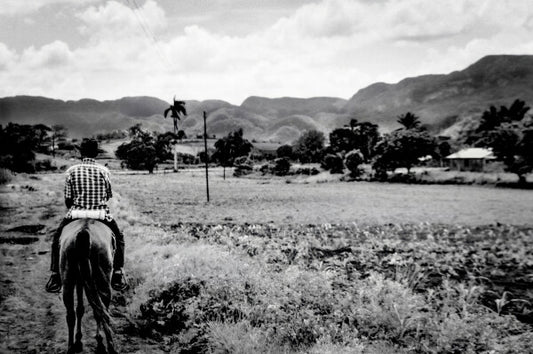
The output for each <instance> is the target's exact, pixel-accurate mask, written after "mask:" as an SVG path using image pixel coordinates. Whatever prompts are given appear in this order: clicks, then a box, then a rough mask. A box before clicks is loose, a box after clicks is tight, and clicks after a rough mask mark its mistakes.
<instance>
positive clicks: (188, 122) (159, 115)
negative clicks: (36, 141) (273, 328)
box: [0, 55, 533, 143]
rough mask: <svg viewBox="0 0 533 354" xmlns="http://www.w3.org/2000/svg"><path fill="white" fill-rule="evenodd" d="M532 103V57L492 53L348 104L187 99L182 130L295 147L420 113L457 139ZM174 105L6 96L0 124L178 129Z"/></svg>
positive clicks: (371, 89) (88, 130) (374, 89)
mask: <svg viewBox="0 0 533 354" xmlns="http://www.w3.org/2000/svg"><path fill="white" fill-rule="evenodd" d="M517 98H519V99H521V100H524V101H526V103H527V104H529V105H533V55H493V56H487V57H484V58H482V59H481V60H479V61H477V62H476V63H474V64H472V65H470V66H469V67H467V68H465V69H464V70H461V71H454V72H452V73H449V74H440V75H424V76H419V77H412V78H406V79H404V80H402V81H400V82H398V83H395V84H388V83H375V84H372V85H370V86H368V87H366V88H363V89H361V90H359V91H358V92H357V93H356V94H355V95H353V96H352V97H351V98H350V99H349V100H345V99H342V98H335V97H312V98H294V97H281V98H266V97H257V96H251V97H249V98H247V99H246V100H244V101H243V103H242V104H241V105H240V106H236V105H232V104H230V103H228V102H225V101H221V100H205V101H195V100H190V101H186V109H187V112H188V115H187V117H185V118H184V119H183V120H182V121H181V122H179V126H180V128H181V129H183V130H185V132H186V133H187V135H189V136H196V135H198V134H202V133H203V112H204V111H205V112H206V113H207V116H208V118H207V122H208V134H209V135H211V136H212V135H215V136H217V137H220V136H223V135H226V134H227V133H229V132H230V131H232V130H235V129H239V128H242V129H243V130H244V134H245V136H246V137H247V138H248V139H255V140H258V141H273V142H280V143H290V142H292V141H294V140H295V139H297V138H298V137H299V135H300V134H301V133H302V132H303V131H304V130H310V129H317V130H320V131H323V132H324V133H326V134H328V133H329V132H330V131H331V130H333V129H335V128H337V127H341V126H343V125H345V124H347V123H348V122H349V121H350V119H351V118H357V119H358V120H359V121H371V122H373V123H377V124H379V125H380V128H381V130H382V131H390V130H392V129H395V128H397V127H398V124H397V123H396V120H397V117H398V116H399V115H401V114H404V113H406V112H413V113H415V114H416V115H418V116H419V117H420V118H421V121H422V123H423V124H425V125H426V126H427V127H428V128H429V129H430V130H431V131H432V132H433V133H435V134H444V135H450V136H452V137H455V136H457V135H458V134H459V133H460V132H461V130H463V129H464V128H465V127H467V126H471V125H473V124H475V122H476V121H477V120H478V119H479V117H480V116H481V113H482V112H483V111H484V110H486V109H487V108H488V107H489V106H490V105H495V106H499V105H510V104H511V103H512V102H513V101H514V100H515V99H517ZM168 106H169V103H167V102H165V101H163V100H160V99H158V98H154V97H124V98H121V99H118V100H110V101H96V100H92V99H82V100H79V101H62V100H55V99H49V98H45V97H31V96H16V97H6V98H0V124H3V125H5V124H7V123H8V122H16V123H27V124H36V123H42V124H46V125H49V126H50V125H54V124H62V125H65V126H66V127H67V129H68V130H69V133H70V136H72V137H83V136H90V135H94V134H97V133H99V132H106V131H112V130H117V129H118V130H124V129H127V128H129V127H131V126H132V125H134V124H137V123H142V125H143V127H145V128H148V129H150V130H154V131H158V132H164V131H170V130H172V121H171V119H164V118H163V112H164V110H165V109H166V108H168Z"/></svg>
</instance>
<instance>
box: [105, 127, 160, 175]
mask: <svg viewBox="0 0 533 354" xmlns="http://www.w3.org/2000/svg"><path fill="white" fill-rule="evenodd" d="M129 131H130V136H131V138H132V140H131V141H129V142H128V143H123V144H122V145H120V146H119V147H118V148H117V150H116V151H115V155H116V156H117V158H119V159H120V160H122V163H123V164H124V165H125V166H126V167H128V168H131V169H133V170H148V172H149V173H153V172H154V168H155V167H156V166H157V162H158V153H157V149H156V146H155V139H154V137H153V136H152V134H150V133H149V132H147V131H145V130H143V129H142V127H141V125H140V124H137V125H135V126H133V127H131V128H130V129H129Z"/></svg>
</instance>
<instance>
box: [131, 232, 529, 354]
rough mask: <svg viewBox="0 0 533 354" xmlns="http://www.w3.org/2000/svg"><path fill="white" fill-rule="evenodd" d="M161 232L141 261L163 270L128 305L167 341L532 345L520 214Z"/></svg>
mask: <svg viewBox="0 0 533 354" xmlns="http://www.w3.org/2000/svg"><path fill="white" fill-rule="evenodd" d="M166 232H167V234H166V237H165V238H164V239H163V240H160V242H159V245H158V246H150V247H152V248H151V251H150V252H151V254H157V253H160V258H157V259H153V260H152V262H154V264H157V265H158V266H157V267H152V266H151V265H150V264H147V265H144V266H145V267H147V269H153V271H154V272H157V273H154V274H153V275H150V274H149V275H147V276H148V278H147V281H146V282H145V283H143V284H142V285H141V286H140V287H138V288H137V289H136V294H137V300H136V301H135V302H133V303H132V305H131V306H130V311H131V315H132V316H133V318H134V319H135V320H134V321H135V323H136V326H137V330H138V331H140V332H141V333H143V335H147V336H149V337H151V338H153V339H156V340H158V341H160V342H161V343H165V344H164V349H165V350H168V351H176V350H178V351H181V352H191V351H194V352H199V351H213V352H237V353H245V352H259V353H277V352H294V353H300V352H301V353H303V352H306V353H309V352H316V353H319V352H320V353H322V352H331V353H333V352H335V353H336V352H356V353H383V352H395V353H407V352H420V353H426V352H448V353H451V352H490V351H495V352H501V351H505V352H509V353H521V352H527V350H529V348H530V347H531V346H532V345H533V342H532V340H533V337H532V336H531V328H530V327H529V325H528V324H527V323H528V322H529V321H530V320H531V319H532V318H531V310H532V308H531V300H533V299H530V298H529V296H530V295H528V293H527V291H525V290H524V288H523V287H521V285H520V284H521V282H522V281H523V280H522V279H526V278H525V277H527V274H528V272H530V271H531V264H530V262H531V259H532V256H533V255H532V254H531V253H530V252H528V251H527V250H528V249H530V248H531V247H530V246H531V236H532V234H531V233H532V232H533V231H532V230H531V229H528V228H516V227H513V226H507V225H500V226H485V227H477V228H470V227H464V226H443V225H440V226H439V225H428V224H422V225H393V224H389V225H384V226H367V227H358V226H355V225H351V226H346V225H329V224H326V225H307V226H303V225H296V226H281V225H274V224H254V225H249V224H247V225H205V224H190V225H180V226H178V227H176V228H169V229H167V230H166ZM145 247H146V246H145ZM154 247H156V248H154ZM159 249H160V250H159ZM516 252H520V254H522V255H523V256H522V257H518V258H517V257H516ZM524 252H525V253H524ZM139 253H140V252H139ZM473 255H475V256H473ZM509 264H513V265H514V266H513V267H508V265H509ZM161 274H166V276H165V282H164V283H162V282H161V279H162V277H161ZM148 279H150V280H148ZM158 279H159V280H158ZM512 284H514V285H512Z"/></svg>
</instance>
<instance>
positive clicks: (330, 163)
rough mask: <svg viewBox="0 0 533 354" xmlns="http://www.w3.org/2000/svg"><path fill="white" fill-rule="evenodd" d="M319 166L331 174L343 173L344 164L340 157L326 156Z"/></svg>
mask: <svg viewBox="0 0 533 354" xmlns="http://www.w3.org/2000/svg"><path fill="white" fill-rule="evenodd" d="M320 166H321V167H322V168H323V169H325V170H326V171H330V172H331V173H343V172H344V163H343V162H342V157H340V156H339V155H334V154H327V155H326V157H324V160H322V164H321V165H320Z"/></svg>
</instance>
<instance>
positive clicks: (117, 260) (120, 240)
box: [105, 219, 128, 290]
mask: <svg viewBox="0 0 533 354" xmlns="http://www.w3.org/2000/svg"><path fill="white" fill-rule="evenodd" d="M105 223H106V224H107V226H109V228H110V229H111V231H113V233H114V234H115V240H116V243H117V249H116V251H115V257H114V258H113V277H112V278H111V286H112V287H113V289H115V290H124V289H126V288H127V287H128V285H127V283H126V280H125V279H124V271H123V268H124V247H125V242H124V234H123V233H122V231H120V229H119V227H118V225H117V222H116V221H115V220H114V219H112V220H110V221H109V220H106V222H105Z"/></svg>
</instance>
